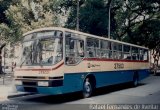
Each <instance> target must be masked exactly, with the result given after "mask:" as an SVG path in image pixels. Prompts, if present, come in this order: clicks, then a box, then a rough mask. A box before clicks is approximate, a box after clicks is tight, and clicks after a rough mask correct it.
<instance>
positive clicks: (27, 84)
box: [23, 82, 37, 86]
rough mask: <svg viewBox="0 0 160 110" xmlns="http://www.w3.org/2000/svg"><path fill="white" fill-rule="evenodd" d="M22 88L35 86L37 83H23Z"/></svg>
mask: <svg viewBox="0 0 160 110" xmlns="http://www.w3.org/2000/svg"><path fill="white" fill-rule="evenodd" d="M23 85H24V86H37V82H23Z"/></svg>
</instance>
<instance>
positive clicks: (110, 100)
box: [0, 75, 160, 110]
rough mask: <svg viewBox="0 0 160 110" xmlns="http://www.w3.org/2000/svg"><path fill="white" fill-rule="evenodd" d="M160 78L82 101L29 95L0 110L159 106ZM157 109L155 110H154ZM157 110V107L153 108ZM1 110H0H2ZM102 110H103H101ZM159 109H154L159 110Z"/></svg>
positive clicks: (70, 96)
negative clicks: (94, 105) (108, 105)
mask: <svg viewBox="0 0 160 110" xmlns="http://www.w3.org/2000/svg"><path fill="white" fill-rule="evenodd" d="M159 84H160V76H153V75H151V76H150V77H148V78H146V79H145V80H143V81H141V83H140V84H139V86H138V87H131V86H130V84H121V85H115V86H109V87H104V88H100V89H97V90H96V92H95V94H94V96H92V97H90V98H86V99H83V98H81V96H80V93H74V94H73V93H72V94H65V95H55V96H51V95H39V94H37V95H28V96H21V97H15V98H9V99H8V100H7V101H3V102H0V103H2V104H1V109H2V110H6V108H12V109H13V110H63V109H65V110H70V109H71V108H72V109H73V110H74V109H76V110H82V109H87V110H88V109H91V108H90V107H91V104H128V105H129V104H134V105H135V104H140V105H142V104H160V86H159ZM157 107H158V106H157ZM155 108H156V107H155ZM1 109H0V110H1ZM101 109H102V108H101ZM158 109H160V108H156V110H158Z"/></svg>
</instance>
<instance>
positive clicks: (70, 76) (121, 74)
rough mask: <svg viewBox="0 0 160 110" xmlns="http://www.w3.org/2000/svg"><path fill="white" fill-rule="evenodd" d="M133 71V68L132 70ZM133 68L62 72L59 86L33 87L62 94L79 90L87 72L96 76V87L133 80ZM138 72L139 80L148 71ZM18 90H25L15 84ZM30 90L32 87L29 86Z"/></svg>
mask: <svg viewBox="0 0 160 110" xmlns="http://www.w3.org/2000/svg"><path fill="white" fill-rule="evenodd" d="M134 71H135V70H134ZM134 71H133V70H127V71H110V72H92V73H87V72H86V73H66V74H64V80H63V86H59V87H35V89H36V91H34V89H33V92H37V93H41V94H63V93H69V92H76V91H81V90H82V88H83V81H84V78H85V77H86V76H87V75H88V74H93V75H94V76H95V78H96V88H98V87H103V86H108V85H113V84H119V83H125V82H130V81H132V80H133V75H134ZM137 71H138V74H139V80H142V79H144V78H145V77H147V76H149V71H148V70H146V69H144V70H137ZM17 90H18V91H26V90H27V89H26V88H24V87H23V86H17ZM30 90H31V91H30V92H32V88H30Z"/></svg>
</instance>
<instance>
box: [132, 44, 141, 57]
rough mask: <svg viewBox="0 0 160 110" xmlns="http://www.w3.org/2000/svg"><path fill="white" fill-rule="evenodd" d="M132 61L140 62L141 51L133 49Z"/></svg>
mask: <svg viewBox="0 0 160 110" xmlns="http://www.w3.org/2000/svg"><path fill="white" fill-rule="evenodd" d="M132 60H139V49H138V48H137V47H132Z"/></svg>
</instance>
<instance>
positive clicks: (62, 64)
mask: <svg viewBox="0 0 160 110" xmlns="http://www.w3.org/2000/svg"><path fill="white" fill-rule="evenodd" d="M63 64H64V62H63V63H61V64H60V65H58V66H57V67H55V68H52V70H56V69H58V68H59V67H61V66H62V65H63Z"/></svg>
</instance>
